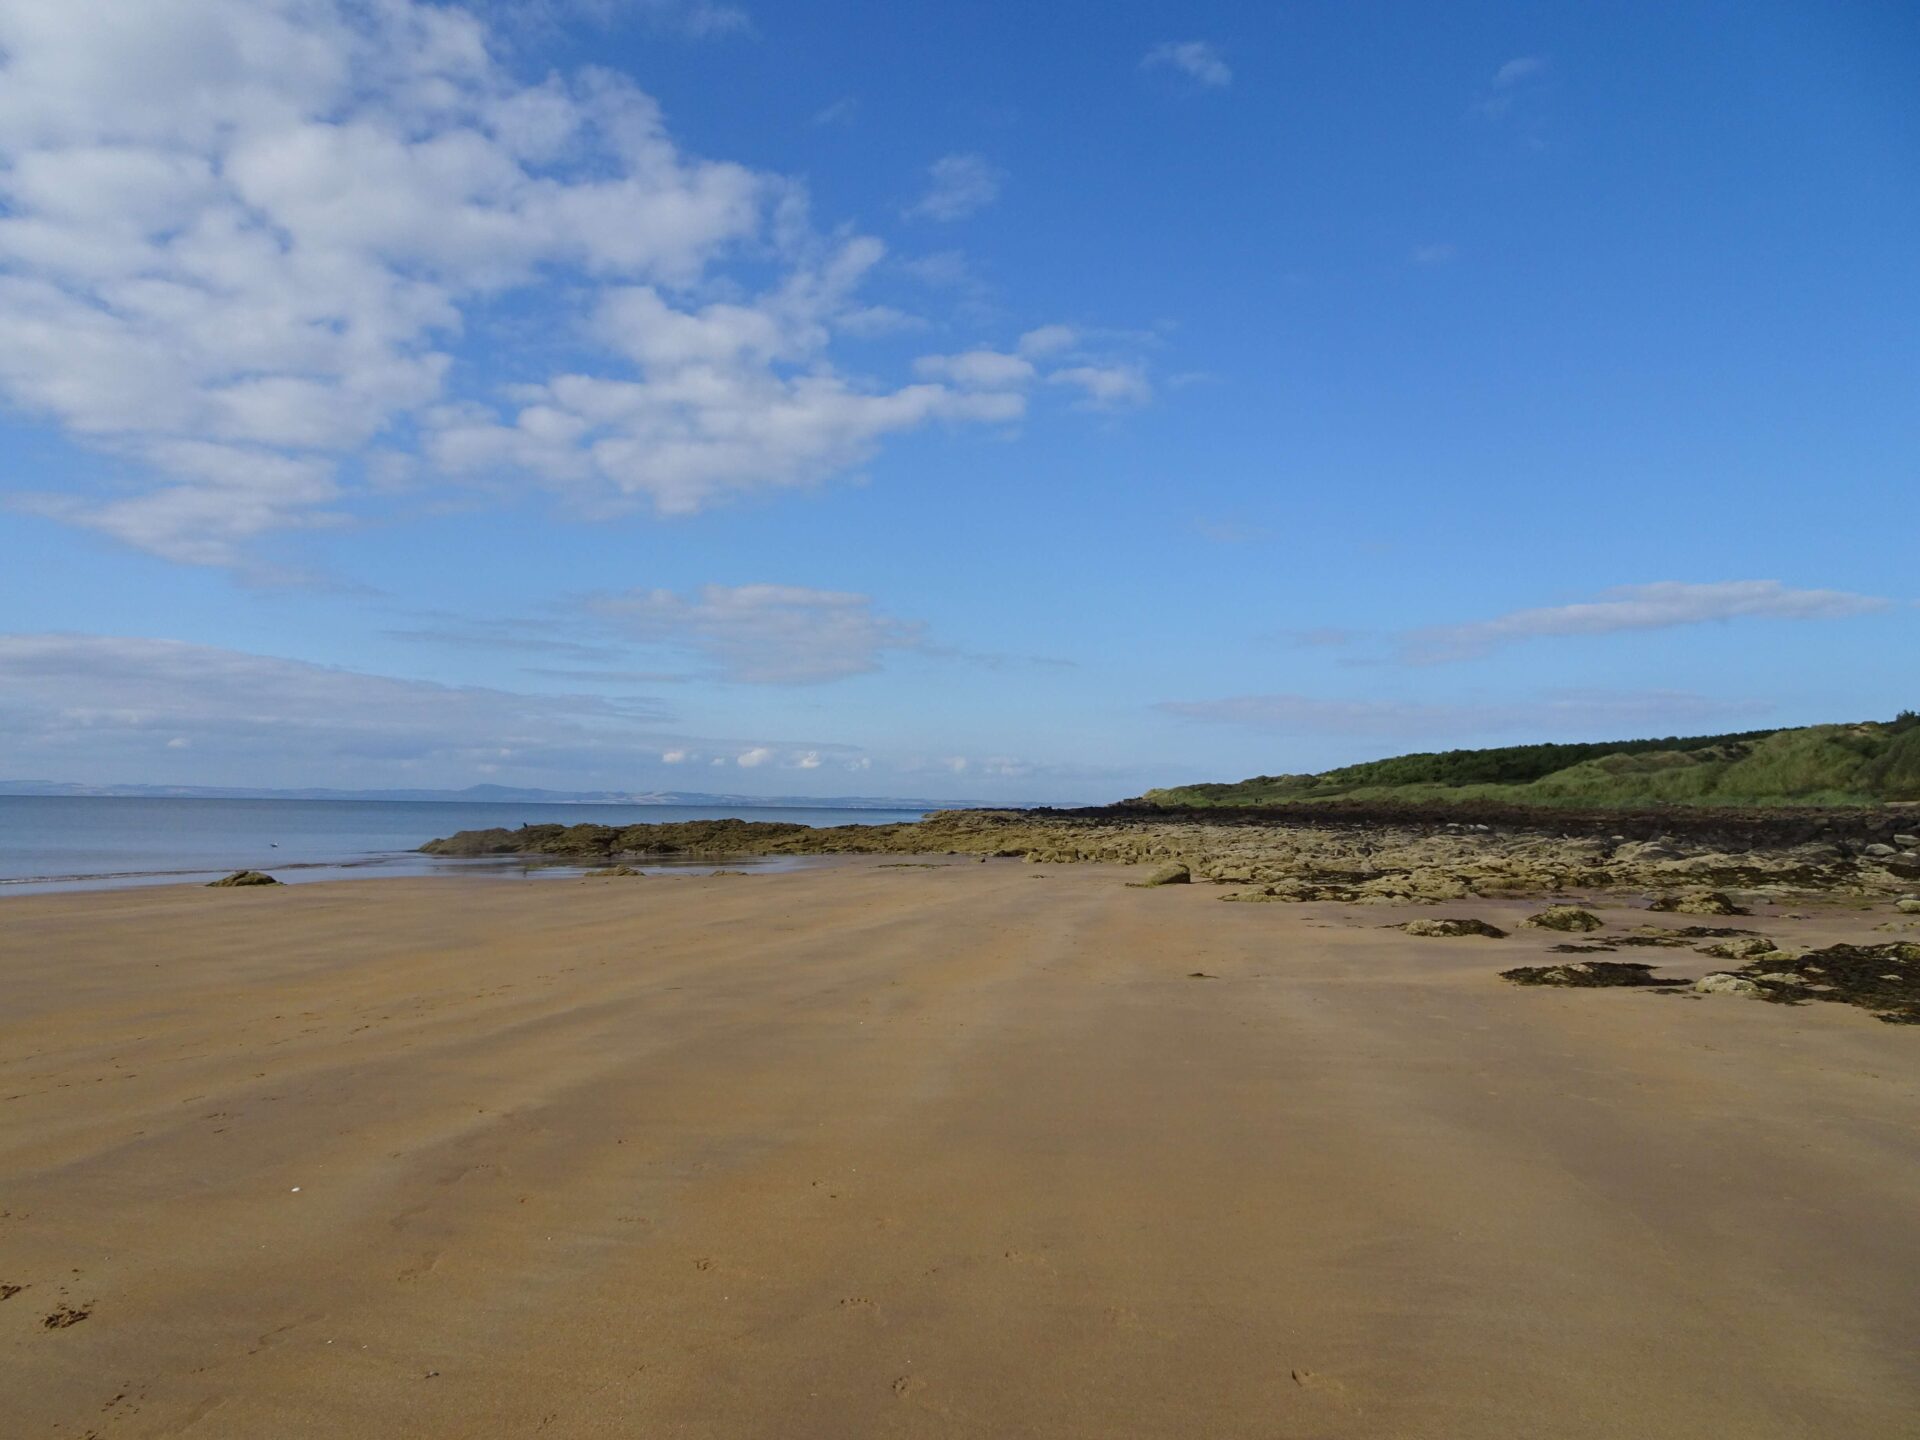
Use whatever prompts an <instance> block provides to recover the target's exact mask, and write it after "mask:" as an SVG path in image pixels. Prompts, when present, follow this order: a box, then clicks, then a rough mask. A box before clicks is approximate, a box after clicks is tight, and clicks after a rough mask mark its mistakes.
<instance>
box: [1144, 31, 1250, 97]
mask: <svg viewBox="0 0 1920 1440" xmlns="http://www.w3.org/2000/svg"><path fill="white" fill-rule="evenodd" d="M1140 68H1141V69H1142V70H1172V71H1176V72H1177V73H1179V74H1181V75H1184V76H1186V77H1187V78H1188V79H1189V80H1192V81H1194V82H1195V83H1197V84H1200V85H1204V86H1206V87H1208V88H1209V89H1220V88H1223V87H1225V86H1228V85H1231V84H1232V83H1233V71H1232V70H1231V69H1230V68H1229V67H1228V65H1227V62H1226V61H1225V60H1224V59H1222V58H1221V55H1220V47H1219V46H1217V45H1214V44H1212V43H1210V42H1209V41H1206V40H1167V41H1163V42H1162V43H1160V44H1158V45H1156V46H1154V47H1153V48H1152V49H1151V50H1149V51H1147V53H1146V54H1145V55H1144V56H1142V57H1141V59H1140Z"/></svg>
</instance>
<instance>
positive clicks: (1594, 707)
mask: <svg viewBox="0 0 1920 1440" xmlns="http://www.w3.org/2000/svg"><path fill="white" fill-rule="evenodd" d="M1158 708H1159V709H1161V710H1163V711H1165V712H1166V713H1167V714H1170V715H1177V716H1179V717H1181V718H1183V719H1188V720H1199V721H1205V722H1208V723H1211V724H1219V725H1235V726H1239V727H1241V728H1244V729H1249V730H1258V731H1265V732H1269V733H1272V734H1276V735H1351V736H1369V737H1380V738H1393V739H1405V740H1411V741H1416V742H1418V743H1419V744H1422V745H1427V744H1435V745H1437V744H1439V743H1440V742H1442V741H1447V740H1451V741H1458V740H1461V739H1464V738H1470V737H1474V736H1480V735H1496V734H1506V733H1512V732H1515V731H1519V732H1524V733H1526V734H1530V735H1543V736H1551V735H1569V734H1573V735H1585V734H1600V733H1601V732H1606V736H1607V737H1608V738H1615V739H1619V738H1627V732H1631V733H1632V734H1642V733H1652V734H1672V733H1674V729H1675V727H1685V726H1698V725H1715V724H1723V723H1728V722H1733V721H1738V720H1740V719H1743V718H1751V717H1754V716H1757V715H1762V714H1765V713H1766V711H1767V710H1768V709H1769V708H1770V707H1768V706H1766V705H1764V704H1760V703H1757V702H1753V701H1722V700H1714V699H1710V698H1708V697H1706V696H1703V695H1693V694H1688V693H1685V692H1681V691H1637V692H1608V691H1595V690H1562V691H1554V692H1550V693H1548V694H1546V695H1543V696H1541V697H1539V698H1537V699H1532V700H1518V701H1498V702H1492V703H1487V704H1472V705H1463V704H1431V703H1424V702H1419V701H1406V700H1327V699H1321V698H1318V697H1315V696H1310V695H1285V694H1283V695H1235V696H1229V697H1227V698H1225V699H1220V700H1169V701H1165V702H1163V703H1162V704H1161V705H1160V706H1159V707H1158Z"/></svg>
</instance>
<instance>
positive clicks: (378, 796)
mask: <svg viewBox="0 0 1920 1440" xmlns="http://www.w3.org/2000/svg"><path fill="white" fill-rule="evenodd" d="M0 795H34V796H48V797H59V798H85V797H88V796H98V797H102V798H108V799H121V800H164V799H180V800H345V801H367V800H395V801H414V802H445V803H464V804H478V805H506V804H513V805H675V806H706V805H728V806H741V807H746V806H752V807H755V808H759V809H768V810H788V809H801V810H982V809H1032V808H1037V807H1038V806H1041V805H1043V804H1045V803H1046V802H1044V801H1026V800H1023V801H1018V802H1009V801H986V800H927V799H912V798H900V797H894V796H882V795H825V796H818V795H722V794H711V793H707V792H704V791H696V790H645V791H626V790H537V789H525V788H521V787H518V786H513V785H469V786H467V787H466V788H465V789H464V790H335V789H325V788H320V787H310V788H302V789H288V790H273V789H266V788H264V787H258V786H244V785H235V786H224V785H80V784H70V783H60V782H54V781H43V780H0Z"/></svg>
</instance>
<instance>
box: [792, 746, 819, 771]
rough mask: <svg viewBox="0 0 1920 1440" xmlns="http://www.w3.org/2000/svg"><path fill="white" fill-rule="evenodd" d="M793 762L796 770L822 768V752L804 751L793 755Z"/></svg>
mask: <svg viewBox="0 0 1920 1440" xmlns="http://www.w3.org/2000/svg"><path fill="white" fill-rule="evenodd" d="M792 764H793V768H794V769H796V770H818V769H819V768H820V752H819V751H818V750H806V751H802V752H801V753H800V754H798V755H796V756H794V757H793V761H792Z"/></svg>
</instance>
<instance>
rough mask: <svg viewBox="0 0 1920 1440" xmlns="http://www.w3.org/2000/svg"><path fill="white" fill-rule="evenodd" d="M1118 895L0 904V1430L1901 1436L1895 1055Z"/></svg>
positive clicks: (323, 888) (1913, 1197)
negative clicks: (1525, 983) (1507, 979)
mask: <svg viewBox="0 0 1920 1440" xmlns="http://www.w3.org/2000/svg"><path fill="white" fill-rule="evenodd" d="M1133 878H1137V873H1136V872H1134V871H1130V870H1128V869H1126V868H1123V867H1116V866H1108V865H1093V864H1089V865H1063V866H1051V865H1045V866H1043V865H1030V864H1022V863H1019V862H1017V861H1011V860H1004V861H992V862H989V863H985V864H981V863H977V862H975V861H973V860H971V859H969V860H965V861H937V862H933V863H932V868H907V867H902V866H900V865H898V864H885V863H882V862H880V861H879V860H877V859H857V860H843V861H835V862H831V863H828V864H825V865H822V866H820V867H818V868H812V869H807V870H801V871H795V872H791V873H781V874H761V875H753V876H747V877H726V876H713V877H698V878H648V879H615V880H596V881H584V880H561V881H540V882H515V881H498V880H465V879H422V880H412V879H402V880H373V881H348V882H340V883H326V884H314V885H306V886H300V887H285V888H266V889H261V890H234V891H221V890H208V889H202V888H198V887H167V888H162V889H151V890H139V891H124V892H116V893H99V894H70V895H49V896H31V897H21V898H15V899H10V900H7V901H5V902H0V1286H4V1287H5V1289H4V1291H0V1293H5V1294H6V1297H7V1298H5V1300H4V1301H0V1395H4V1396H5V1397H6V1398H5V1400H4V1405H3V1407H0V1408H4V1411H5V1412H6V1418H5V1419H4V1420H3V1421H0V1431H3V1432H4V1433H5V1434H6V1435H8V1436H14V1435H18V1436H22V1437H26V1436H35V1437H39V1436H60V1437H80V1436H89V1435H91V1436H97V1437H115V1440H118V1437H142V1436H163V1435H166V1436H172V1435H184V1436H194V1437H215V1436H220V1437H249V1440H259V1437H302V1436H315V1437H319V1436H325V1437H347V1436H482V1435H486V1436H494V1435H499V1436H536V1435H537V1436H542V1437H567V1436H660V1437H667V1436H672V1437H781V1440H791V1437H809V1436H817V1437H823V1440H825V1437H834V1440H841V1437H851V1436H968V1437H1010V1436H1034V1437H1081V1436H1084V1437H1096V1436H1097V1437H1120V1436H1139V1437H1148V1436H1156V1437H1157V1436H1207V1437H1226V1436H1245V1437H1348V1436H1351V1437H1369V1440H1380V1437H1397V1436H1406V1437H1461V1440H1490V1437H1515V1440H1519V1437H1528V1440H1535V1437H1545V1436H1552V1437H1616V1436H1617V1437H1622V1440H1625V1437H1633V1440H1648V1437H1706V1436H1728V1437H1735V1436H1737V1437H1742V1440H1769V1437H1804V1440H1816V1437H1818V1440H1828V1437H1835V1436H1847V1437H1893V1436H1913V1435H1916V1434H1920V1358H1917V1357H1916V1348H1915V1346H1916V1342H1915V1337H1916V1336H1920V1225H1917V1224H1916V1223H1915V1218H1916V1213H1920V1166H1917V1165H1916V1162H1920V1034H1916V1033H1915V1032H1914V1031H1913V1030H1912V1029H1911V1028H1903V1027H1897V1026H1891V1025H1885V1024H1881V1023H1878V1022H1876V1021H1875V1020H1874V1019H1872V1018H1871V1017H1869V1016H1868V1015H1866V1014H1864V1013H1862V1012H1860V1011H1858V1010H1854V1009H1850V1008H1848V1007H1845V1006H1839V1005H1808V1006H1801V1007H1787V1006H1778V1005H1767V1004H1761V1003H1757V1002H1754V1001H1750V1000H1742V999H1739V998H1734V997H1718V996H1716V997H1705V998H1691V997H1682V996H1676V995H1659V994H1650V993H1640V992H1621V991H1565V990H1527V989H1520V988H1516V987H1513V986H1509V985H1506V984H1504V983H1502V982H1501V981H1500V980H1498V979H1497V978H1496V972H1497V971H1498V970H1499V969H1501V968H1502V967H1504V966H1509V965H1518V964H1532V963H1540V961H1539V960H1538V958H1537V957H1540V956H1542V955H1544V954H1545V952H1546V951H1547V949H1548V947H1549V945H1550V943H1551V942H1553V941H1555V940H1559V939H1564V938H1565V937H1562V936H1555V935H1550V934H1548V935H1543V934H1539V933H1535V932H1524V931H1523V932H1518V933H1516V934H1515V935H1514V937H1513V938H1511V939H1507V940H1498V941H1496V940H1481V939H1422V938H1415V937H1412V936H1408V935H1405V934H1401V933H1398V932H1396V931H1393V930H1389V929H1385V928H1383V927H1384V926H1385V925H1386V924H1388V923H1390V922H1392V921H1395V920H1400V919H1405V918H1409V917H1411V916H1414V915H1433V914H1435V913H1461V914H1472V915H1476V916H1481V917H1484V918H1486V919H1489V920H1492V921H1494V922H1495V923H1498V924H1502V925H1510V924H1511V923H1512V922H1513V921H1515V920H1517V919H1518V918H1519V917H1520V916H1522V915H1524V914H1526V913H1527V912H1528V911H1529V910H1530V909H1535V908H1538V906H1537V904H1535V903H1530V902H1526V901H1518V900H1514V901H1487V900H1474V901H1469V902H1465V903H1464V904H1461V905H1455V906H1451V907H1446V908H1445V909H1444V910H1441V911H1436V910H1435V908H1434V907H1431V906H1428V907H1418V906H1407V907H1394V906H1380V905H1373V906H1352V905H1341V904H1333V903H1309V904H1298V905H1291V904H1288V905H1281V904H1269V905H1223V904H1219V903H1217V897H1218V893H1219V892H1218V890H1217V889H1216V888H1215V887H1211V886H1204V885H1195V886H1190V887H1174V888H1169V889H1164V890H1142V889H1131V888H1128V887H1127V885H1126V884H1125V883H1124V882H1125V881H1127V880H1129V879H1133ZM1596 908H1598V909H1599V910H1600V913H1601V914H1602V915H1603V916H1607V917H1608V918H1610V919H1614V920H1621V919H1623V918H1624V917H1625V912H1624V911H1622V910H1621V909H1620V908H1619V907H1617V906H1615V907H1609V906H1605V905H1601V906H1598V907H1596ZM1633 918H1635V919H1644V918H1645V917H1644V916H1635V917H1633ZM1882 918H1884V917H1883V916H1874V915H1868V914H1866V913H1864V912H1835V913H1833V914H1829V915H1824V916H1822V917H1821V918H1819V919H1814V920H1799V921H1793V920H1783V919H1780V918H1778V917H1774V916H1769V917H1766V920H1765V925H1766V929H1767V931H1768V933H1769V934H1774V935H1779V936H1782V937H1786V938H1797V939H1799V940H1801V942H1802V943H1815V942H1816V941H1817V942H1819V943H1829V942H1832V941H1836V940H1866V939H1869V938H1874V935H1873V931H1872V929H1871V926H1872V924H1873V923H1874V921H1875V920H1876V919H1882ZM1747 923H1754V924H1758V923H1761V922H1759V921H1754V922H1747ZM1878 938H1884V937H1878ZM1630 958H1631V957H1630ZM1641 958H1645V959H1648V960H1659V961H1662V962H1664V963H1668V964H1670V965H1671V967H1672V968H1673V970H1674V971H1675V973H1679V974H1697V973H1700V972H1701V971H1702V970H1704V969H1708V968H1712V966H1711V964H1710V963H1708V962H1704V961H1702V960H1701V958H1700V957H1698V956H1694V955H1692V954H1691V953H1689V952H1687V951H1684V950H1682V951H1677V952H1659V953H1657V954H1656V953H1650V954H1647V955H1645V956H1644V957H1641ZM1195 972H1199V973H1198V974H1196V973H1195ZM14 1287H18V1288H17V1289H16V1288H14Z"/></svg>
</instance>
